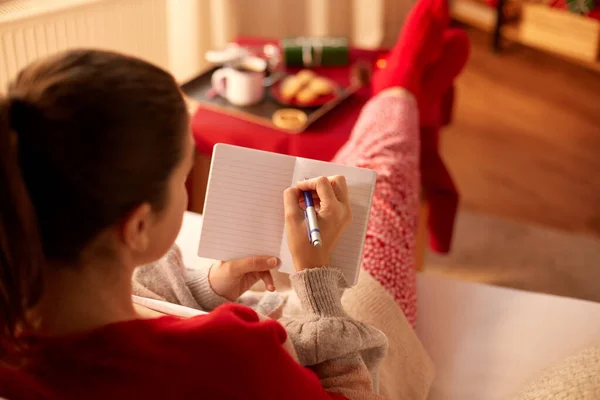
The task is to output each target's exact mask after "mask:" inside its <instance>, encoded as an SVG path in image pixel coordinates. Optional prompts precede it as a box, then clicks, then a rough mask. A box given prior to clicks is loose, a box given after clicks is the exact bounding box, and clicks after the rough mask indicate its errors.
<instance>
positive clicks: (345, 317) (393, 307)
mask: <svg viewBox="0 0 600 400" xmlns="http://www.w3.org/2000/svg"><path fill="white" fill-rule="evenodd" d="M208 272H209V271H208V270H187V269H186V268H185V267H184V265H183V262H182V258H181V254H180V252H179V249H178V248H176V247H174V248H173V249H171V251H169V253H168V254H167V255H166V256H165V257H164V258H163V259H161V260H159V261H158V262H156V263H153V264H150V265H148V266H144V267H140V268H138V269H137V270H136V272H135V273H134V278H133V284H134V294H135V295H138V296H143V297H149V298H154V299H158V300H166V301H169V302H172V303H176V304H181V305H184V306H187V307H192V308H196V309H201V310H204V311H210V310H212V309H214V308H215V307H217V306H218V305H220V304H222V303H224V302H227V300H226V299H224V298H222V297H220V296H218V295H217V294H216V293H214V292H213V291H212V289H211V287H210V283H209V281H208ZM277 287H278V290H279V292H278V293H276V294H272V293H268V292H261V291H251V292H247V293H246V294H245V295H243V296H242V297H241V298H240V299H239V300H238V301H239V302H241V303H244V304H246V305H248V306H251V307H252V308H254V309H255V310H257V312H260V313H262V314H265V315H268V316H271V317H275V318H277V319H279V321H280V322H281V323H282V325H283V326H284V327H285V328H286V331H287V332H288V336H289V337H290V339H291V341H292V343H293V344H294V348H295V350H296V352H297V354H298V358H299V361H300V363H301V364H302V365H304V366H307V367H309V368H311V369H312V370H313V371H315V373H316V374H317V375H318V376H319V378H320V379H321V383H322V385H323V387H324V388H325V389H327V390H329V391H333V392H338V393H341V394H343V395H344V396H346V397H347V398H349V399H377V398H382V397H385V398H391V399H425V398H426V397H427V394H428V392H429V387H430V385H431V382H432V380H433V366H432V363H431V361H430V359H429V357H428V356H427V354H426V352H425V350H424V349H423V347H422V345H421V343H420V342H419V340H418V338H417V337H416V335H415V333H414V330H413V329H412V327H411V326H410V325H409V323H408V321H407V320H406V318H405V317H404V315H403V314H402V311H401V310H400V308H399V306H398V305H397V303H396V302H395V301H394V300H393V298H391V296H390V295H389V294H388V293H387V292H386V291H385V289H383V288H382V287H381V286H380V285H379V284H378V283H377V282H376V281H375V280H374V279H373V278H372V277H371V276H370V275H369V274H368V273H366V272H364V271H361V274H360V276H359V282H358V284H357V285H356V286H355V287H353V288H351V289H348V290H346V284H345V280H344V279H343V277H342V274H341V273H340V272H339V271H338V270H336V269H333V268H327V269H315V270H309V271H303V272H301V273H296V274H294V275H292V277H291V281H290V282H282V281H281V279H279V280H278V282H277ZM285 287H291V288H292V289H293V290H283V291H281V289H282V288H285ZM386 336H387V338H389V343H388V339H387V338H386Z"/></svg>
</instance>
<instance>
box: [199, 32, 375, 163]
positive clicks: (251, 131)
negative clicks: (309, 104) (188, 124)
mask: <svg viewBox="0 0 600 400" xmlns="http://www.w3.org/2000/svg"><path fill="white" fill-rule="evenodd" d="M238 42H239V43H240V44H243V45H254V44H264V43H267V42H270V41H269V40H260V39H254V40H253V39H242V40H239V41H238ZM382 53H383V51H373V50H359V49H352V50H351V52H350V59H351V62H355V61H359V60H363V61H369V62H372V63H374V62H375V61H376V60H377V59H378V58H379V56H380V55H381V54H382ZM315 71H316V72H317V73H319V74H322V75H325V76H327V77H329V78H331V79H333V80H335V81H336V82H338V84H341V85H345V84H347V83H348V81H349V79H350V69H349V67H344V68H339V67H329V68H319V69H315ZM369 97H370V90H369V89H368V88H365V89H361V90H360V91H359V92H357V93H356V94H354V95H353V96H351V97H350V98H348V99H346V100H345V101H344V102H343V103H342V104H339V105H338V106H337V107H336V108H335V109H333V110H331V111H330V112H329V113H327V114H326V115H324V116H322V117H321V118H320V119H318V120H317V121H315V122H314V123H313V124H312V125H310V126H309V127H308V129H307V130H306V131H304V132H302V133H300V134H297V135H294V134H289V133H285V132H282V131H279V130H276V129H272V128H268V127H265V126H262V125H257V124H254V123H252V122H249V121H243V120H241V119H238V118H235V117H232V116H229V115H225V114H221V113H219V112H215V111H210V110H207V109H204V108H202V106H200V107H199V108H198V110H197V111H196V113H195V114H194V116H193V118H192V130H193V133H194V138H195V141H196V146H197V148H198V151H199V152H200V153H202V154H206V155H210V154H212V149H213V146H214V145H215V144H217V143H227V144H233V145H238V146H244V147H251V148H255V149H260V150H265V151H272V152H277V153H282V154H289V155H294V156H301V157H307V158H313V159H317V160H324V161H329V160H331V158H333V156H334V155H335V153H336V152H337V150H338V149H339V148H340V147H341V146H342V145H343V144H344V143H345V142H346V140H347V139H348V136H349V135H350V132H351V130H352V127H353V126H354V123H355V122H356V119H357V118H358V115H359V113H360V110H361V108H362V106H363V105H364V104H365V102H366V101H367V100H368V99H369Z"/></svg>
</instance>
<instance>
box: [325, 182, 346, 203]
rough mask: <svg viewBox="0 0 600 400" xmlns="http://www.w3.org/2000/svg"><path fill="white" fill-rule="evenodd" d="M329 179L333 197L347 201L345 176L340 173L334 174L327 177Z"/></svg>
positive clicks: (343, 201)
mask: <svg viewBox="0 0 600 400" xmlns="http://www.w3.org/2000/svg"><path fill="white" fill-rule="evenodd" d="M329 181H330V182H331V187H332V188H333V192H334V193H335V197H337V199H338V200H339V201H340V202H342V203H348V184H347V183H346V178H344V177H343V176H342V175H335V176H332V177H331V178H329Z"/></svg>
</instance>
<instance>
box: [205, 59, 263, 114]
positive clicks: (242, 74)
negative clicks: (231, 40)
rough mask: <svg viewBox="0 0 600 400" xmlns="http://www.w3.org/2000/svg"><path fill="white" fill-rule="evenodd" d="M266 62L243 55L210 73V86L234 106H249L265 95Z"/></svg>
mask: <svg viewBox="0 0 600 400" xmlns="http://www.w3.org/2000/svg"><path fill="white" fill-rule="evenodd" d="M266 69H267V62H266V61H265V60H264V59H262V58H260V57H254V56H248V57H243V58H241V59H240V60H239V61H237V62H236V63H235V65H233V66H230V67H224V68H221V69H218V70H216V71H215V72H213V74H212V87H213V89H215V91H216V92H217V93H218V94H219V95H220V96H222V97H224V98H226V99H227V100H228V101H229V102H230V103H231V104H233V105H236V106H250V105H252V104H256V103H258V102H260V101H261V100H262V98H263V97H264V95H265V86H264V80H265V71H266Z"/></svg>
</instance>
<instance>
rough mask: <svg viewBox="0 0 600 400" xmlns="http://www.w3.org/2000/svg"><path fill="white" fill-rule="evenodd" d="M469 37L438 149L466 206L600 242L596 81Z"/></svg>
mask: <svg viewBox="0 0 600 400" xmlns="http://www.w3.org/2000/svg"><path fill="white" fill-rule="evenodd" d="M469 33H470V36H471V38H472V43H473V49H472V55H471V59H470V61H469V64H468V67H467V69H466V71H465V72H464V73H463V75H462V76H461V77H460V79H459V81H458V83H457V89H458V90H457V92H458V93H457V107H456V110H455V116H454V118H455V119H454V123H453V125H452V126H451V127H449V128H448V129H447V130H446V132H445V133H444V135H443V146H442V152H443V155H444V158H445V160H446V162H447V163H448V165H449V167H450V169H451V171H452V173H453V175H454V177H455V179H456V181H457V184H458V186H459V188H460V191H461V193H462V204H463V206H466V207H468V208H471V209H475V210H480V211H485V212H489V213H492V214H495V215H500V216H504V217H510V218H513V219H518V220H523V221H528V222H535V223H540V224H543V225H546V226H552V227H556V228H560V229H565V230H570V231H577V232H584V233H588V234H592V235H596V236H600V74H598V73H594V72H590V71H588V70H586V69H583V68H582V67H578V66H575V65H573V64H570V63H568V62H566V61H563V60H560V59H558V58H555V57H552V56H549V55H546V54H544V53H541V52H538V51H535V50H531V49H527V48H524V47H521V46H518V45H514V46H512V47H509V48H507V49H506V50H505V52H503V53H501V54H499V55H496V54H494V53H492V52H491V50H490V48H489V43H488V42H489V35H487V34H484V33H482V32H479V31H475V30H473V31H470V32H469Z"/></svg>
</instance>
